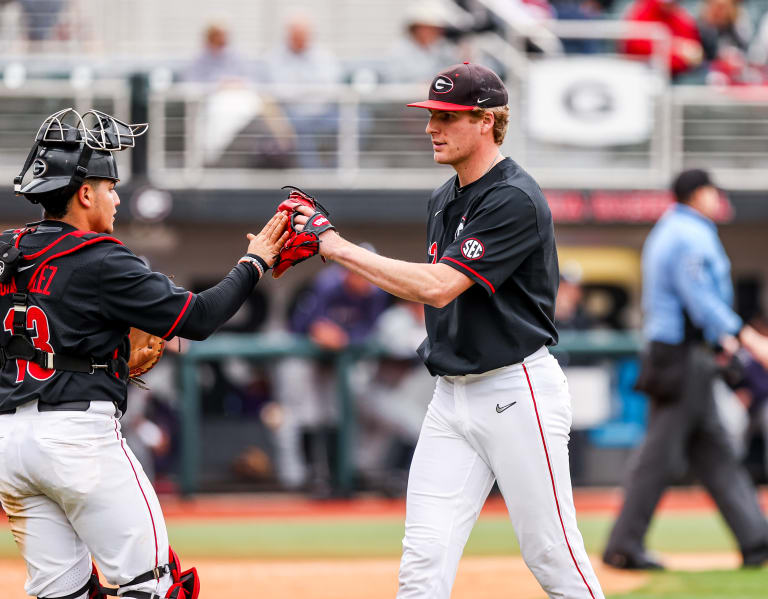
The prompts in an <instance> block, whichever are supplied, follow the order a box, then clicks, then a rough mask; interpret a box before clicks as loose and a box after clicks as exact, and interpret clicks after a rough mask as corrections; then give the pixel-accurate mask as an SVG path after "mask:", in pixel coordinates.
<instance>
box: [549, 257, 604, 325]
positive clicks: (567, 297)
mask: <svg viewBox="0 0 768 599" xmlns="http://www.w3.org/2000/svg"><path fill="white" fill-rule="evenodd" d="M581 277H582V268H581V265H580V264H579V263H578V262H565V263H563V264H562V265H561V267H560V285H559V287H558V289H557V302H556V303H555V326H557V330H558V331H563V330H569V331H585V330H587V329H590V328H592V327H593V326H594V322H593V320H592V318H590V316H589V314H587V312H586V310H585V309H584V303H583V299H584V291H583V289H582V288H581Z"/></svg>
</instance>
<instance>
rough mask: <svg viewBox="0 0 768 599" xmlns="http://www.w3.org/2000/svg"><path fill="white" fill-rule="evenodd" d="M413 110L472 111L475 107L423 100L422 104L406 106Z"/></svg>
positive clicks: (415, 103) (416, 103)
mask: <svg viewBox="0 0 768 599" xmlns="http://www.w3.org/2000/svg"><path fill="white" fill-rule="evenodd" d="M407 106H413V107H414V108H427V109H428V110H474V109H475V108H477V106H464V105H463V104H451V103H450V102H440V101H439V100H425V101H424V102H414V103H413V104H407Z"/></svg>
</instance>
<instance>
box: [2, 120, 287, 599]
mask: <svg viewBox="0 0 768 599" xmlns="http://www.w3.org/2000/svg"><path fill="white" fill-rule="evenodd" d="M146 130H147V125H146V124H144V125H129V124H126V123H124V122H122V121H119V120H117V119H116V118H114V117H112V116H109V115H107V114H104V113H102V112H98V111H96V110H91V111H89V112H87V113H85V114H83V115H80V114H78V113H77V112H76V111H74V110H72V109H66V110H62V111H60V112H57V113H55V114H53V115H51V116H50V117H48V118H47V119H45V121H44V122H43V124H42V126H41V127H40V129H39V131H38V133H37V135H36V137H35V142H34V145H33V147H32V149H31V151H30V153H29V156H28V157H27V160H26V162H25V164H24V167H23V168H22V171H21V173H20V174H19V176H18V177H16V179H15V181H14V183H15V190H16V193H17V194H18V195H24V196H25V197H26V198H27V199H28V200H29V201H31V202H32V203H35V204H40V205H41V206H42V208H43V220H41V221H39V222H35V223H31V224H28V225H25V226H23V227H20V228H18V229H16V230H12V231H6V232H5V233H3V234H2V235H0V316H2V318H3V321H2V323H3V330H2V332H0V502H2V506H3V509H4V510H5V512H6V513H7V515H8V518H9V521H10V526H11V531H12V532H13V535H14V538H15V540H16V543H17V545H18V547H19V550H20V551H21V553H22V556H23V557H24V559H25V561H26V563H27V582H26V585H25V590H26V592H27V593H28V594H29V595H33V596H37V597H38V598H45V599H104V598H105V597H106V596H107V595H116V594H118V592H119V594H120V596H122V597H126V598H134V599H161V598H171V599H194V598H196V597H197V596H198V593H199V581H198V577H197V573H196V571H195V569H194V568H192V569H190V570H186V571H183V572H182V571H181V567H180V565H179V559H178V557H177V556H176V554H175V553H174V552H173V550H172V549H171V548H170V547H169V544H168V534H167V531H166V528H165V523H164V520H163V514H162V512H161V510H160V505H159V503H158V500H157V496H156V495H155V492H154V490H153V489H152V487H151V486H150V484H149V481H148V480H147V477H146V476H145V474H144V472H143V470H142V469H141V466H140V465H139V463H138V462H137V460H136V458H135V456H134V455H133V453H132V452H131V450H130V449H129V448H128V446H127V445H126V444H125V442H124V440H123V438H122V435H121V433H120V421H119V418H120V416H121V415H122V413H123V412H125V410H126V386H127V384H128V380H129V378H130V377H131V376H132V375H138V374H140V373H142V372H145V371H146V369H147V368H149V367H151V366H152V365H153V364H154V363H155V362H156V361H157V359H158V358H159V355H160V353H161V352H162V348H163V343H164V340H166V339H169V338H171V337H173V336H177V335H178V336H181V337H186V338H188V339H204V338H205V337H207V336H208V335H210V334H211V333H212V332H214V331H215V330H216V329H217V328H218V327H219V326H221V325H222V324H223V323H224V322H226V321H227V320H228V319H229V318H230V317H231V316H232V315H233V314H234V313H235V311H236V310H237V309H238V308H239V307H240V305H241V304H242V303H243V301H244V300H245V299H246V298H247V297H248V295H249V294H250V293H251V291H252V289H253V287H254V285H256V283H257V282H258V281H259V279H260V278H261V277H262V276H263V275H264V273H265V272H266V271H267V270H268V269H269V268H270V266H271V265H272V264H273V263H274V259H275V255H276V254H277V252H278V250H279V249H280V248H281V247H282V245H283V243H284V242H285V241H286V239H287V237H288V232H286V231H285V228H286V226H287V224H288V218H287V216H285V215H284V214H282V213H279V214H276V215H275V216H274V217H273V218H272V219H271V220H270V221H269V222H268V223H267V224H266V226H265V227H264V228H263V229H262V230H261V232H260V233H259V234H258V235H253V234H248V240H249V243H248V249H247V253H246V255H244V256H243V257H242V258H240V259H239V261H238V263H237V264H236V265H235V267H234V268H232V270H231V271H230V272H229V274H228V275H227V276H226V277H225V278H224V279H223V280H222V281H221V282H220V283H218V284H217V285H215V286H214V287H212V288H210V289H208V290H206V291H203V292H202V293H199V294H197V295H195V294H192V293H190V292H189V291H186V290H184V289H182V288H181V287H178V286H176V285H174V284H173V283H171V281H170V280H169V279H168V278H167V277H166V276H164V275H162V274H160V273H156V272H152V271H150V270H149V269H148V268H147V266H146V265H145V264H144V262H142V260H140V259H139V258H137V257H136V256H135V255H134V254H133V253H132V252H131V251H130V250H129V249H128V248H126V247H125V246H124V245H123V244H122V243H121V242H120V241H119V240H118V239H117V238H115V237H113V236H112V235H111V233H112V228H113V222H114V216H115V212H116V209H117V206H119V204H120V199H119V198H118V195H117V192H116V191H115V185H116V184H117V182H118V173H117V165H116V162H115V159H114V156H113V152H116V151H120V150H123V149H125V148H130V147H133V145H134V143H135V139H136V138H137V137H138V136H140V135H142V134H143V133H145V132H146ZM130 327H136V329H140V330H134V331H133V333H132V335H131V340H130V341H129V337H128V331H129V328H130ZM142 331H146V333H142ZM142 336H144V337H145V340H144V341H141V340H140V337H142ZM92 561H93V562H95V564H96V566H98V569H99V570H100V571H101V573H102V574H103V575H104V577H105V578H106V580H107V582H108V584H109V585H111V586H110V587H101V586H100V584H99V581H98V577H97V576H96V574H95V567H94V566H93V565H92Z"/></svg>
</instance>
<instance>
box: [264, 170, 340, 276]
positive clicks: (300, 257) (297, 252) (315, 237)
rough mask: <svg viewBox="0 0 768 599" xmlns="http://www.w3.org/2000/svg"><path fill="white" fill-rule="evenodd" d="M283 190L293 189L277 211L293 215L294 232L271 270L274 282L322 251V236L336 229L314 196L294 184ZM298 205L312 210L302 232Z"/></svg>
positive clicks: (292, 230) (292, 231)
mask: <svg viewBox="0 0 768 599" xmlns="http://www.w3.org/2000/svg"><path fill="white" fill-rule="evenodd" d="M282 189H290V190H291V193H290V195H289V196H288V199H287V200H284V201H283V202H281V203H280V205H279V206H278V207H277V210H278V212H285V213H286V214H290V215H291V225H290V227H291V233H290V235H289V236H288V241H286V242H285V245H283V248H282V249H281V250H280V253H279V254H278V255H277V259H276V260H275V265H274V266H273V267H272V276H273V277H274V278H275V279H277V278H278V277H280V276H282V274H283V273H284V272H285V271H286V270H288V269H289V268H290V267H291V266H294V265H296V264H298V263H299V262H302V261H304V260H306V259H307V258H311V257H312V256H314V255H315V254H317V253H318V252H319V251H320V234H321V233H324V232H325V231H327V230H328V229H335V228H336V227H334V226H333V225H332V224H331V221H329V220H328V210H326V209H325V207H324V206H323V205H322V204H321V203H320V202H318V201H317V200H316V199H315V198H313V197H312V196H311V195H309V194H307V193H304V192H303V191H301V190H300V189H299V188H298V187H293V186H292V185H286V186H285V187H283V188H282ZM299 206H307V207H308V208H311V209H312V211H313V214H312V216H310V217H309V220H308V221H307V224H305V225H304V229H303V230H302V231H301V232H299V231H297V230H296V225H295V222H294V219H295V217H296V215H297V214H299V213H298V212H296V209H297V208H298V207H299Z"/></svg>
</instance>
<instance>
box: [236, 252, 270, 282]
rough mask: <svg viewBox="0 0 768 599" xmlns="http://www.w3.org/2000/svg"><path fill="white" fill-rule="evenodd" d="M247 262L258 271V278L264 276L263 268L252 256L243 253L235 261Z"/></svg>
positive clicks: (239, 262)
mask: <svg viewBox="0 0 768 599" xmlns="http://www.w3.org/2000/svg"><path fill="white" fill-rule="evenodd" d="M246 262H247V263H248V264H250V265H251V266H253V267H254V268H255V269H256V270H257V272H258V273H259V279H261V277H263V276H264V268H263V267H262V266H261V262H260V261H259V260H257V259H256V258H254V257H253V256H249V255H245V256H243V257H242V258H240V260H238V261H237V263H238V264H244V263H246Z"/></svg>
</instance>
